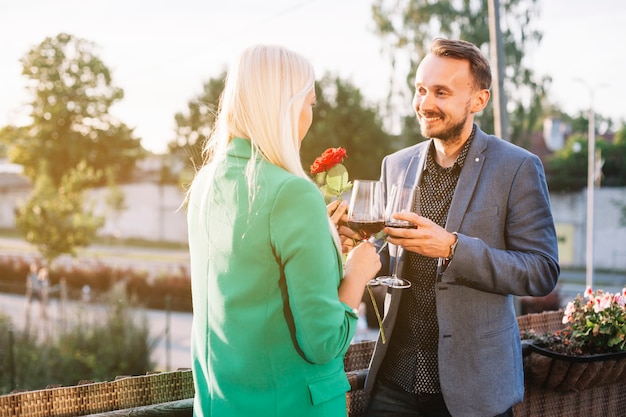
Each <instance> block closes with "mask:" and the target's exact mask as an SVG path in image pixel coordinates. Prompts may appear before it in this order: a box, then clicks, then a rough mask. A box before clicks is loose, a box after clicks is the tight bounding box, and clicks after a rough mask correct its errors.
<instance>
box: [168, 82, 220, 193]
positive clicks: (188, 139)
mask: <svg viewBox="0 0 626 417" xmlns="http://www.w3.org/2000/svg"><path fill="white" fill-rule="evenodd" d="M225 78H226V71H223V72H222V74H221V75H219V76H218V77H217V78H211V79H209V81H207V82H206V83H204V85H203V88H202V93H200V95H198V96H197V97H196V98H194V99H192V100H190V101H189V102H188V103H187V112H186V113H182V112H179V113H176V115H175V116H174V119H175V121H176V128H175V132H176V136H175V138H174V140H172V141H171V142H170V143H169V144H168V148H169V153H170V156H171V157H170V160H169V161H168V163H169V164H170V165H174V166H172V167H170V171H172V170H175V168H176V165H180V164H182V174H181V177H182V178H181V179H182V181H183V182H188V181H190V180H191V178H193V174H194V173H195V170H196V168H197V167H200V166H202V164H203V161H204V156H203V154H202V149H203V148H204V145H205V143H206V140H207V138H208V137H209V135H210V134H211V130H212V129H213V126H214V124H215V116H216V114H217V106H218V103H219V97H220V95H221V94H222V91H223V90H224V79H225ZM166 177H167V178H166V181H165V182H175V181H176V180H177V179H175V178H172V177H171V176H169V175H166ZM179 180H180V179H179Z"/></svg>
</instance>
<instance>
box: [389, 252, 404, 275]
mask: <svg viewBox="0 0 626 417" xmlns="http://www.w3.org/2000/svg"><path fill="white" fill-rule="evenodd" d="M402 250H403V249H402V246H400V245H396V257H395V258H394V259H393V271H392V274H391V276H392V277H394V278H397V277H398V264H399V263H400V262H399V259H400V255H401V254H402Z"/></svg>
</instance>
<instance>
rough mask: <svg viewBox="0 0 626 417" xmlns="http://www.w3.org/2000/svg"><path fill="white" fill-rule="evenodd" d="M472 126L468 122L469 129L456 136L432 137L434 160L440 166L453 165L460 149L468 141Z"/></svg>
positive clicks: (448, 166) (447, 166)
mask: <svg viewBox="0 0 626 417" xmlns="http://www.w3.org/2000/svg"><path fill="white" fill-rule="evenodd" d="M473 128H474V125H473V123H472V124H470V126H469V130H468V129H464V130H463V133H461V135H459V137H457V138H450V139H448V140H445V141H442V140H441V139H437V138H433V142H434V144H435V162H437V164H438V165H439V166H440V167H442V168H450V167H451V166H452V165H454V162H455V161H456V158H457V157H458V156H459V153H461V149H463V146H464V145H465V143H466V142H467V141H468V139H469V137H470V135H471V134H472V129H473Z"/></svg>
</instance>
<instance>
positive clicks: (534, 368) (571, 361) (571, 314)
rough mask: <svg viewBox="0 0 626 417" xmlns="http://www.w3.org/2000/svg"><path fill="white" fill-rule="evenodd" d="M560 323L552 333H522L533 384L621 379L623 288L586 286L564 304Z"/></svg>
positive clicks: (625, 365)
mask: <svg viewBox="0 0 626 417" xmlns="http://www.w3.org/2000/svg"><path fill="white" fill-rule="evenodd" d="M562 324H563V327H562V328H561V329H559V330H557V331H555V332H552V333H542V334H540V333H537V332H534V331H532V330H530V331H527V332H524V333H523V334H522V339H523V340H525V341H526V343H528V344H529V346H530V349H531V351H532V352H533V354H531V355H530V356H529V360H528V362H529V365H530V371H531V376H532V379H533V380H534V382H535V383H538V384H539V385H541V386H543V387H544V388H551V389H557V390H580V389H584V388H586V387H587V386H599V385H606V384H610V383H615V382H625V381H626V288H624V289H623V290H622V292H621V293H615V294H612V293H610V292H605V291H602V290H597V291H595V292H594V291H593V290H592V289H591V288H590V287H588V288H587V289H586V291H585V294H584V295H580V294H579V295H578V296H577V297H576V298H575V299H574V300H573V301H570V302H569V303H568V304H567V306H566V307H565V310H564V311H563V319H562Z"/></svg>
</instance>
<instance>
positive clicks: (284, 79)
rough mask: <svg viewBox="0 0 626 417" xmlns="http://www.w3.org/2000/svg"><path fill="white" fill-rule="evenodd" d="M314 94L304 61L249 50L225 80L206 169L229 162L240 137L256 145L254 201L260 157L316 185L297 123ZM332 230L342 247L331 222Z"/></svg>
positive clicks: (280, 52)
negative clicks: (302, 153) (229, 153)
mask: <svg viewBox="0 0 626 417" xmlns="http://www.w3.org/2000/svg"><path fill="white" fill-rule="evenodd" d="M314 88H315V72H314V69H313V65H312V64H311V63H310V62H309V61H308V60H307V59H306V58H304V57H303V56H302V55H300V54H298V53H296V52H293V51H291V50H289V49H287V48H284V47H281V46H275V45H256V46H252V47H250V48H247V49H245V50H244V51H243V52H242V53H241V55H240V56H239V59H238V60H237V61H236V62H235V63H234V65H233V66H232V67H231V69H230V71H229V72H228V75H227V76H226V80H225V85H224V91H223V92H222V95H221V97H220V103H219V111H218V114H217V117H216V121H215V127H214V129H213V131H212V132H211V135H210V137H209V140H207V142H206V145H205V148H204V150H203V152H204V157H205V163H204V165H205V166H206V165H207V164H209V162H211V164H209V165H214V164H213V162H216V161H219V160H221V159H223V158H225V155H226V148H227V146H228V143H229V142H230V141H231V140H232V139H233V138H236V137H241V138H245V139H249V140H250V142H251V144H252V157H251V158H250V161H249V162H248V165H247V167H246V179H247V184H248V197H249V199H250V201H252V200H253V199H254V196H255V194H256V189H255V183H256V181H255V177H256V168H257V155H259V154H260V155H261V156H262V157H263V158H264V159H266V160H267V161H269V162H270V163H272V164H274V165H276V166H279V167H281V168H283V169H285V170H286V171H288V172H290V173H292V174H293V175H296V176H298V177H301V178H304V179H306V180H308V181H311V182H312V180H311V178H310V177H309V176H308V175H307V173H306V172H305V170H304V169H303V168H302V162H301V160H300V137H299V133H298V122H299V118H300V112H301V109H302V106H303V105H304V101H305V99H306V97H307V95H308V94H309V92H310V91H311V90H312V89H314ZM207 168H210V166H209V167H207ZM331 226H332V227H331V233H332V234H333V237H334V238H335V242H338V241H339V237H338V234H337V231H336V228H335V226H334V225H333V224H332V222H331ZM339 248H341V244H339Z"/></svg>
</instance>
